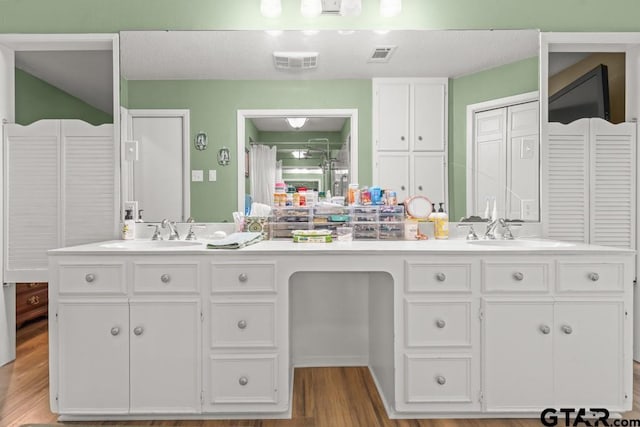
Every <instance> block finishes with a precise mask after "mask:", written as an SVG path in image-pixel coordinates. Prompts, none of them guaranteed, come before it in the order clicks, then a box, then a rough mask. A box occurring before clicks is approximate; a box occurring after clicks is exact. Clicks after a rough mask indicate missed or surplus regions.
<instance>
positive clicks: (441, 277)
mask: <svg viewBox="0 0 640 427" xmlns="http://www.w3.org/2000/svg"><path fill="white" fill-rule="evenodd" d="M436 280H437V281H438V282H444V281H445V280H447V275H446V274H444V273H438V274H436Z"/></svg>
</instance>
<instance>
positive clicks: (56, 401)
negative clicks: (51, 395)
mask: <svg viewBox="0 0 640 427" xmlns="http://www.w3.org/2000/svg"><path fill="white" fill-rule="evenodd" d="M57 401H58V395H57V394H56V402H57Z"/></svg>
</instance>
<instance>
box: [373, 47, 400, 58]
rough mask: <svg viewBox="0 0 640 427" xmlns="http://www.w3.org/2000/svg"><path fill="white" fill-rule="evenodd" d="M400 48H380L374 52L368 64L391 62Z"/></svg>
mask: <svg viewBox="0 0 640 427" xmlns="http://www.w3.org/2000/svg"><path fill="white" fill-rule="evenodd" d="M397 47H398V46H378V47H376V48H375V49H374V50H373V53H372V54H371V56H369V60H368V61H367V62H389V59H390V58H391V55H393V52H395V51H396V48H397Z"/></svg>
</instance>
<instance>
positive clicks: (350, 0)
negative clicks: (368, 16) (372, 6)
mask: <svg viewBox="0 0 640 427" xmlns="http://www.w3.org/2000/svg"><path fill="white" fill-rule="evenodd" d="M361 13H362V0H342V1H341V2H340V15H342V16H360V14H361Z"/></svg>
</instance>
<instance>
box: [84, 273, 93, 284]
mask: <svg viewBox="0 0 640 427" xmlns="http://www.w3.org/2000/svg"><path fill="white" fill-rule="evenodd" d="M84 280H86V281H87V283H93V282H94V281H95V280H96V275H95V274H93V273H89V274H87V275H86V276H84Z"/></svg>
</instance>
